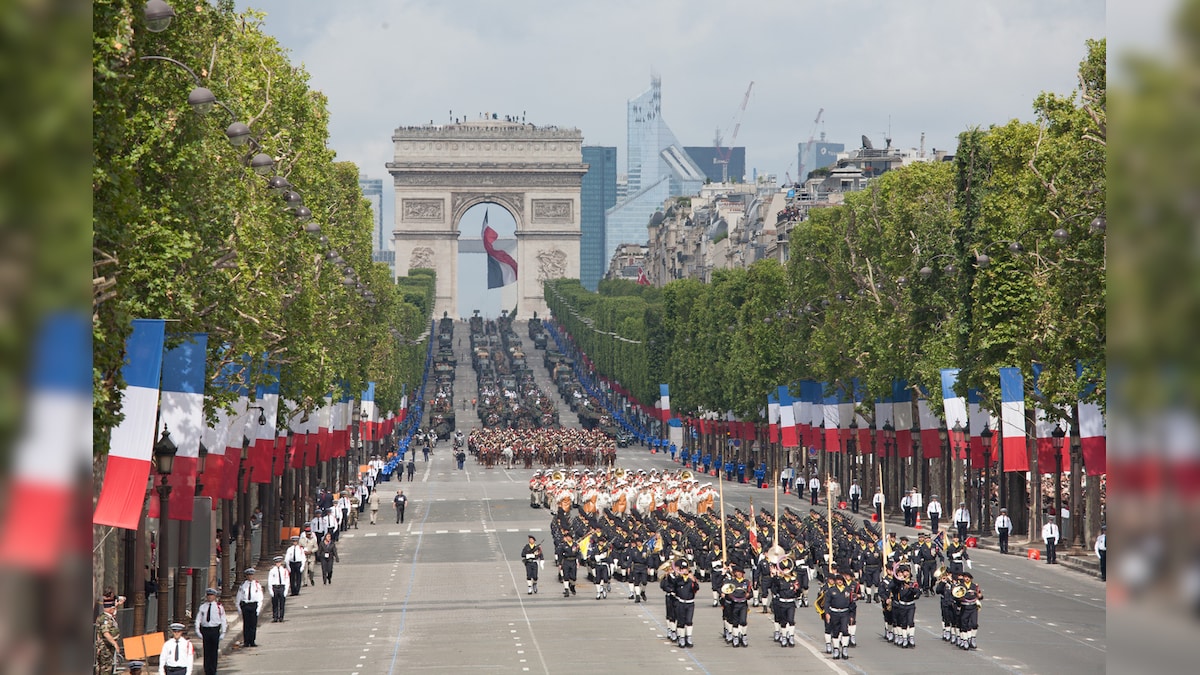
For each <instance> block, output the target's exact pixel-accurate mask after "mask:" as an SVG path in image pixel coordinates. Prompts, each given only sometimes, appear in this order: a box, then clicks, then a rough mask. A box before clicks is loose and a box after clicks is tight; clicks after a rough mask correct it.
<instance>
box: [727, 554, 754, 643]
mask: <svg viewBox="0 0 1200 675" xmlns="http://www.w3.org/2000/svg"><path fill="white" fill-rule="evenodd" d="M729 583H730V584H732V585H733V588H732V589H731V590H730V592H729V593H727V594H726V602H728V603H729V605H730V609H729V623H730V626H731V631H730V632H731V633H732V638H733V639H732V640H731V641H730V644H732V645H733V646H734V647H747V646H749V645H748V643H747V642H746V619H747V615H748V614H749V611H750V581H749V580H748V579H746V570H745V569H743V568H742V567H741V566H740V565H734V566H733V579H732V580H730V582H729Z"/></svg>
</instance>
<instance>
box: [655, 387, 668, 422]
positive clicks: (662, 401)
mask: <svg viewBox="0 0 1200 675" xmlns="http://www.w3.org/2000/svg"><path fill="white" fill-rule="evenodd" d="M658 407H659V411H658V414H659V415H662V418H661V419H662V421H664V422H666V421H667V420H669V419H671V388H670V387H669V386H667V385H665V384H660V385H658Z"/></svg>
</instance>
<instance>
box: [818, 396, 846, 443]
mask: <svg viewBox="0 0 1200 675" xmlns="http://www.w3.org/2000/svg"><path fill="white" fill-rule="evenodd" d="M827 389H828V385H827V384H826V383H824V382H822V383H821V391H822V392H824V391H826V390H827ZM821 403H822V405H821V413H822V414H823V415H824V416H825V419H824V420H823V421H824V423H825V446H824V447H825V451H826V452H841V447H840V445H839V444H838V440H839V432H838V426H839V420H840V419H841V417H840V415H839V413H840V412H841V410H840V409H839V408H838V396H837V392H834V393H833V394H826V395H825V396H824V397H823V400H822V401H821Z"/></svg>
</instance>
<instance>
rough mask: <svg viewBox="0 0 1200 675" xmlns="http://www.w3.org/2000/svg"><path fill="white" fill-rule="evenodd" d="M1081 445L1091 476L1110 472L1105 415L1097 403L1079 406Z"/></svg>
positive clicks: (1084, 460)
mask: <svg viewBox="0 0 1200 675" xmlns="http://www.w3.org/2000/svg"><path fill="white" fill-rule="evenodd" d="M1079 443H1080V450H1081V451H1082V452H1083V465H1084V468H1085V469H1086V471H1087V475H1089V476H1099V475H1101V474H1103V473H1107V472H1108V458H1107V453H1108V441H1107V431H1106V429H1105V423H1104V413H1102V412H1100V406H1099V405H1098V404H1096V403H1080V404H1079Z"/></svg>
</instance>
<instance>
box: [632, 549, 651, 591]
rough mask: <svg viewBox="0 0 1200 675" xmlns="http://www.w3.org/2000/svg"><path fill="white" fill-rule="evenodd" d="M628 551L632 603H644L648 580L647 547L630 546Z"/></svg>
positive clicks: (648, 562) (648, 556) (648, 552)
mask: <svg viewBox="0 0 1200 675" xmlns="http://www.w3.org/2000/svg"><path fill="white" fill-rule="evenodd" d="M630 548H632V549H633V550H632V551H630V558H629V565H630V569H631V570H632V571H633V584H632V586H633V601H634V602H635V603H639V602H646V584H647V581H648V580H649V569H650V560H649V558H650V551H649V548H650V547H649V545H645V546H641V547H638V546H632V547H630Z"/></svg>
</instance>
